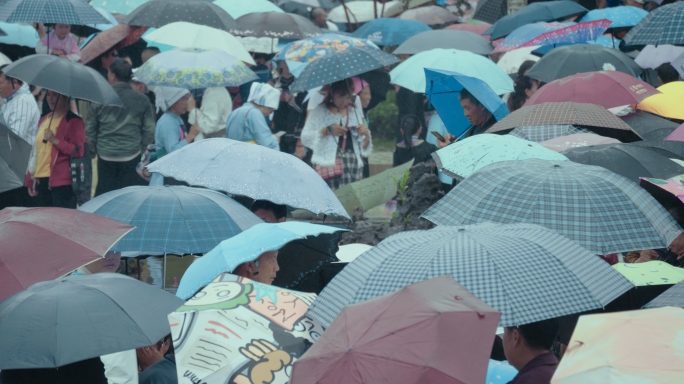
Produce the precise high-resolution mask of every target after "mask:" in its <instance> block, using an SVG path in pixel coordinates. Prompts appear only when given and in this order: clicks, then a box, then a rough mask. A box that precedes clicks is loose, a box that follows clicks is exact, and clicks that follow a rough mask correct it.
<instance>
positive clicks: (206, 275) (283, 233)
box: [176, 221, 346, 300]
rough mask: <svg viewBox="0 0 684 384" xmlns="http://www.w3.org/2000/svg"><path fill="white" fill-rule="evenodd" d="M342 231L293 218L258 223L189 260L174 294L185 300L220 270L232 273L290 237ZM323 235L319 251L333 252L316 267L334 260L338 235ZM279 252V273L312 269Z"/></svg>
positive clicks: (306, 236)
mask: <svg viewBox="0 0 684 384" xmlns="http://www.w3.org/2000/svg"><path fill="white" fill-rule="evenodd" d="M342 231H346V229H340V228H335V227H328V226H325V225H317V224H311V223H302V222H296V221H291V222H285V223H277V224H267V223H262V224H257V225H255V226H253V227H252V228H250V229H248V230H246V231H244V232H242V233H241V234H240V235H238V236H234V237H232V238H230V239H228V240H225V241H223V242H221V244H219V245H218V246H217V247H216V248H214V249H212V250H211V251H210V252H209V253H207V254H206V255H204V256H202V257H201V258H200V259H198V260H197V261H195V262H194V263H192V264H191V265H190V267H189V268H188V270H187V271H185V274H184V275H183V278H182V279H181V281H180V284H179V285H178V291H176V296H178V297H180V298H181V299H184V300H187V299H189V298H190V297H192V296H193V295H194V294H195V293H196V292H197V291H198V290H199V289H200V288H202V287H204V286H206V285H207V284H209V283H210V282H211V281H212V280H214V279H215V278H216V277H217V276H219V275H220V274H222V273H224V272H228V273H231V272H233V270H235V268H237V267H238V265H240V264H242V263H246V262H248V261H254V260H256V259H258V258H259V256H260V255H261V254H263V253H265V252H270V251H276V250H279V249H281V248H283V246H285V245H286V244H288V243H289V242H291V241H295V240H303V239H307V238H312V237H316V236H319V235H323V234H328V235H332V234H335V233H336V232H342ZM326 238H327V244H324V245H323V247H320V246H319V248H321V249H320V251H321V253H322V254H326V253H327V254H330V253H331V252H332V254H330V255H329V257H328V259H327V260H321V261H323V262H321V263H320V265H319V267H322V266H323V263H324V262H331V261H336V260H337V258H336V257H335V256H334V252H336V250H337V241H339V236H328V237H326ZM282 256H283V255H281V254H279V255H278V258H279V261H278V264H279V265H280V271H278V274H285V275H290V276H292V275H296V276H299V275H300V274H303V273H305V272H311V270H305V269H308V268H310V266H309V265H303V264H309V263H306V262H305V263H302V260H298V259H299V257H298V256H299V255H297V254H290V255H288V257H287V259H283V257H282ZM315 264H319V263H314V265H315Z"/></svg>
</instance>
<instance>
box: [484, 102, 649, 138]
mask: <svg viewBox="0 0 684 384" xmlns="http://www.w3.org/2000/svg"><path fill="white" fill-rule="evenodd" d="M567 124H570V125H575V126H578V125H579V126H583V127H593V129H592V131H594V133H596V134H599V135H601V136H607V137H613V138H615V139H618V140H620V141H622V142H630V141H636V140H641V138H640V137H639V135H638V134H637V133H636V132H634V131H632V128H630V127H629V125H627V124H625V123H624V122H623V121H622V120H620V119H619V118H617V117H616V116H615V115H613V114H612V113H610V112H608V111H607V110H606V109H605V108H603V107H601V106H599V105H595V104H584V103H570V102H564V103H544V104H537V105H529V106H524V107H522V108H520V109H518V110H517V111H514V112H513V113H511V114H510V115H508V116H506V117H504V118H503V119H502V120H500V121H498V122H497V123H496V124H494V125H493V126H492V127H491V128H489V129H488V130H487V132H489V133H506V132H508V131H510V130H512V129H513V128H516V127H520V126H530V125H531V126H535V125H536V126H539V125H567ZM575 133H577V132H575ZM545 140H548V139H545ZM541 141H544V140H541Z"/></svg>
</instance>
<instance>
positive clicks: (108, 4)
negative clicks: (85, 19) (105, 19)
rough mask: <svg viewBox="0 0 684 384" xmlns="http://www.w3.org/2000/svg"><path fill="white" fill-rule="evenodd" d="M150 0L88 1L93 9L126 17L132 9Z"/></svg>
mask: <svg viewBox="0 0 684 384" xmlns="http://www.w3.org/2000/svg"><path fill="white" fill-rule="evenodd" d="M148 1H150V0H90V5H92V6H93V7H100V8H104V9H106V10H107V11H109V12H112V13H118V14H120V15H128V14H129V13H131V12H132V11H133V10H134V9H136V8H138V7H139V6H141V5H143V4H144V3H146V2H148Z"/></svg>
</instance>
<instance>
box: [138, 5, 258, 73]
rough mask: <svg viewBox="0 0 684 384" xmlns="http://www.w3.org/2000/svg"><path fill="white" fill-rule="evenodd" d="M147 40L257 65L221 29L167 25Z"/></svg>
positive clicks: (185, 24)
mask: <svg viewBox="0 0 684 384" xmlns="http://www.w3.org/2000/svg"><path fill="white" fill-rule="evenodd" d="M264 1H265V0H264ZM269 4H271V3H269ZM145 40H147V41H151V42H155V43H158V44H166V45H170V46H173V47H178V48H195V49H203V50H207V51H209V50H221V51H225V52H227V53H229V54H231V55H232V56H235V58H237V59H239V60H241V61H244V62H245V63H248V64H253V65H254V64H255V63H254V59H252V55H250V54H249V52H247V50H246V49H245V47H244V46H243V45H242V43H241V42H240V40H238V39H237V38H235V36H233V35H231V34H230V33H228V32H226V31H222V30H220V29H216V28H212V27H207V26H204V25H198V24H193V23H188V22H186V21H177V22H175V23H170V24H166V25H165V26H163V27H161V28H158V29H156V30H155V31H153V32H151V33H149V34H148V35H146V36H145Z"/></svg>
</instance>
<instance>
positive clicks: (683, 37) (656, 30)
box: [624, 2, 684, 45]
mask: <svg viewBox="0 0 684 384" xmlns="http://www.w3.org/2000/svg"><path fill="white" fill-rule="evenodd" d="M624 40H625V43H627V44H630V45H646V44H653V45H661V44H684V3H681V2H676V3H673V4H668V5H665V6H662V7H658V8H657V9H655V10H653V12H651V13H649V14H648V15H647V16H646V17H644V18H643V19H642V20H641V21H640V22H639V24H637V25H636V26H635V27H634V28H632V30H630V31H629V32H628V33H627V35H625V37H624Z"/></svg>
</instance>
